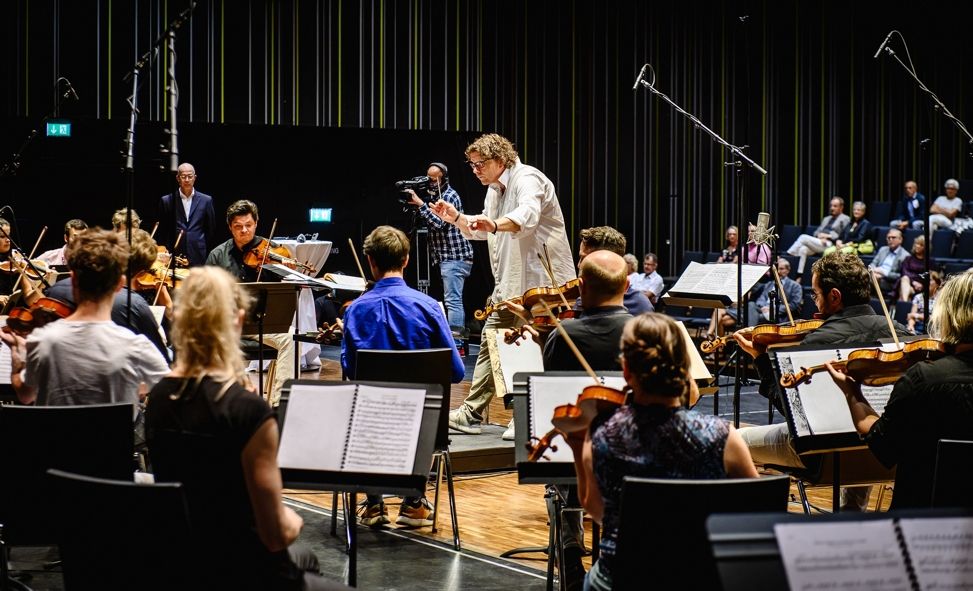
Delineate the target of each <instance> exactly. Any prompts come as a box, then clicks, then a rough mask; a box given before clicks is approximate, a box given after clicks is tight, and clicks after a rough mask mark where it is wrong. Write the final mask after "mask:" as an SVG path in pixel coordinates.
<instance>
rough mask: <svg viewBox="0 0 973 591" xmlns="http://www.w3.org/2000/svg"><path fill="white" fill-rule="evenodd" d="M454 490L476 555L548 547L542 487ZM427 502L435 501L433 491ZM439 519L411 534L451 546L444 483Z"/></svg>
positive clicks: (325, 373) (495, 409) (505, 483)
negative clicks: (435, 526) (436, 523)
mask: <svg viewBox="0 0 973 591" xmlns="http://www.w3.org/2000/svg"><path fill="white" fill-rule="evenodd" d="M321 363H322V367H321V371H320V374H319V375H320V378H321V379H339V376H340V372H339V370H338V367H337V363H336V362H334V361H329V360H326V359H322V360H321ZM302 377H303V378H305V379H308V378H310V379H313V378H314V377H315V375H314V374H313V373H305V374H303V375H302ZM469 387H470V383H469V382H462V383H459V384H454V385H453V387H452V392H451V396H450V399H451V400H450V408H456V407H458V406H459V405H460V404H461V403H462V402H463V400H464V399H465V398H466V395H467V393H468V392H469ZM510 417H511V412H510V411H508V410H506V409H504V408H503V403H502V401H497V400H494V401H493V402H492V403H491V407H490V415H489V421H490V422H491V423H495V424H499V425H504V426H505V425H506V424H507V422H508V421H509V420H510ZM454 482H455V490H456V512H457V519H458V523H459V530H460V538H461V542H462V545H463V548H464V549H468V550H474V551H477V552H480V553H482V554H485V555H487V556H494V557H497V556H499V555H500V554H501V553H503V552H505V551H507V550H510V549H512V548H516V547H524V546H544V545H546V544H547V538H548V527H547V511H546V507H545V503H544V487H543V486H542V485H520V484H517V474H516V473H515V472H510V471H507V472H498V473H484V474H471V475H457V476H455V477H454ZM285 496H287V497H290V498H293V499H294V500H299V501H302V502H305V503H309V504H312V505H315V506H318V507H321V508H323V509H326V510H330V509H331V493H327V492H325V493H321V492H317V491H315V492H307V491H296V490H287V491H285ZM891 496H892V495H891V492H890V491H889V492H886V494H885V495H884V499H883V502H882V510H887V509H888V505H889V502H890V501H891ZM428 498H429V500H430V502H432V500H433V494H432V489H431V488H430V489H429V493H428ZM791 498H792V503H791V505H790V511H791V512H797V513H800V512H801V511H802V508H801V506H800V503H799V502H797V500H798V499H799V496H798V492H797V487H796V486H794V485H792V486H791ZM808 498H809V500H810V502H811V504H812V505H814V506H815V507H820V508H821V509H824V510H828V511H830V509H831V489H830V488H820V489H810V490H808ZM877 499H878V487H877V486H876V487H873V490H872V494H871V497H870V498H869V510H870V511H873V510H875V505H876V502H877ZM397 502H398V499H388V500H387V501H386V504H387V505H388V506H389V517H390V518H391V520H392V522H393V525H391V526H386V527H392V528H396V527H397V526H395V525H394V522H395V517H396V515H397V512H398V507H397V505H396V504H397ZM440 510H441V517H440V520H439V529H438V531H437V532H436V533H432V531H431V528H429V527H425V528H418V529H412V528H410V531H412V532H414V533H416V534H417V535H420V536H423V537H425V538H427V539H430V540H435V541H438V542H443V543H446V544H452V539H453V533H452V527H451V525H450V524H451V521H450V515H449V502H448V498H447V497H446V486H445V483H444V485H443V487H442V489H441V495H440ZM585 532H586V533H585V543H586V544H588V545H589V546H590V541H591V521H590V520H589V519H587V518H586V519H585ZM515 561H516V562H518V563H520V564H522V565H525V566H528V567H532V568H536V569H540V570H543V569H544V568H546V556H545V555H544V554H541V553H536V554H530V555H523V557H519V558H516V559H515ZM585 566H586V568H587V567H588V566H590V558H585Z"/></svg>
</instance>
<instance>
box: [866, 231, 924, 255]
mask: <svg viewBox="0 0 973 591" xmlns="http://www.w3.org/2000/svg"><path fill="white" fill-rule="evenodd" d="M922 232H923V231H922V230H916V229H915V228H906V229H905V231H904V232H902V248H904V249H906V250H908V251H909V252H912V243H913V242H915V241H916V238H918V237H919V236H922ZM876 250H878V249H876Z"/></svg>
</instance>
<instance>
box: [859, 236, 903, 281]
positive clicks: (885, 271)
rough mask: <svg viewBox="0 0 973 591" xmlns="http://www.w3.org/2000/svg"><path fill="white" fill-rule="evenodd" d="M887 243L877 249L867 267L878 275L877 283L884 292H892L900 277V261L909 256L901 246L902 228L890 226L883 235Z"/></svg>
mask: <svg viewBox="0 0 973 591" xmlns="http://www.w3.org/2000/svg"><path fill="white" fill-rule="evenodd" d="M885 241H886V242H888V244H887V245H885V246H883V247H882V248H880V249H878V253H876V255H875V258H874V259H872V264H871V265H869V266H868V268H869V269H870V270H871V271H872V272H873V273H875V274H876V275H878V283H879V285H881V286H882V292H883V293H885V294H889V293H893V292H894V291H895V289H896V287H897V286H898V283H899V278H900V277H902V262H903V261H905V260H906V259H907V258H909V253H908V252H906V250H905V249H904V248H902V230H899V229H897V228H892V229H891V230H889V233H888V235H887V236H886V237H885Z"/></svg>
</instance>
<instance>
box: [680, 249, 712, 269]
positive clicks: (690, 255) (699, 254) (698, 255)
mask: <svg viewBox="0 0 973 591" xmlns="http://www.w3.org/2000/svg"><path fill="white" fill-rule="evenodd" d="M705 254H706V253H704V252H703V251H701V250H687V251H686V252H684V253H683V255H682V264H681V265H679V274H680V275H682V274H683V273H684V272H685V271H686V268H687V267H689V263H702V262H703V257H704V255H705Z"/></svg>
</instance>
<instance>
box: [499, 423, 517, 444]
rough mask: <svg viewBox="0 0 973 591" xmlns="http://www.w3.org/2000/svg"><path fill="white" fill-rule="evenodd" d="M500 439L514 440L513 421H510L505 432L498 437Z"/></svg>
mask: <svg viewBox="0 0 973 591" xmlns="http://www.w3.org/2000/svg"><path fill="white" fill-rule="evenodd" d="M500 439H503V440H504V441H513V440H514V420H513V419H510V424H508V425H507V430H506V431H504V432H503V435H501V436H500Z"/></svg>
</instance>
